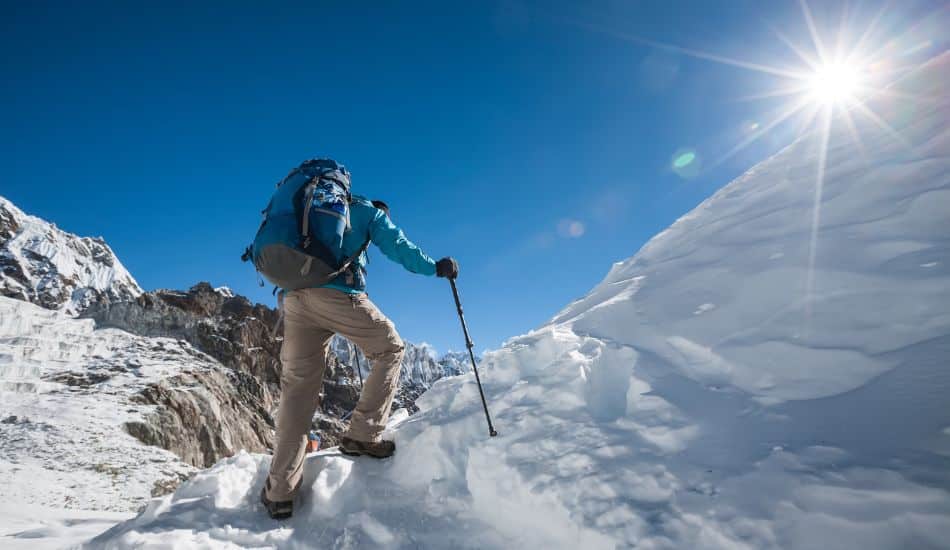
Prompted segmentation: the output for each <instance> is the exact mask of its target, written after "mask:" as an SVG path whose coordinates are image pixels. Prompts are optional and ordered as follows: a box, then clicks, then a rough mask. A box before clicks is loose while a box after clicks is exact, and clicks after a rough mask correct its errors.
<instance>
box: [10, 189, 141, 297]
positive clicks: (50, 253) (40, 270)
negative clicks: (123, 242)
mask: <svg viewBox="0 0 950 550" xmlns="http://www.w3.org/2000/svg"><path fill="white" fill-rule="evenodd" d="M141 293H142V289H141V288H140V287H139V285H138V283H136V282H135V279H134V278H132V275H131V274H129V272H128V271H126V269H125V267H124V266H123V265H122V263H121V262H119V260H118V258H116V256H115V254H114V253H113V252H112V249H111V248H109V246H108V245H107V244H106V243H105V242H104V241H103V240H102V239H101V238H90V237H78V236H76V235H73V234H71V233H67V232H65V231H62V230H61V229H59V228H57V227H56V226H55V225H53V224H51V223H49V222H46V221H44V220H42V219H40V218H37V217H34V216H28V215H26V214H24V213H23V211H22V210H20V209H19V208H17V207H16V206H15V205H14V204H13V203H11V202H10V201H8V200H7V199H5V198H3V197H0V295H3V296H9V297H12V298H17V299H20V300H26V301H29V302H33V303H37V304H40V305H42V306H43V307H46V308H49V309H60V310H63V311H64V312H66V313H69V314H72V315H75V314H77V313H79V312H81V311H82V310H84V309H85V308H86V307H88V306H89V305H90V304H91V303H93V302H97V301H98V302H101V301H103V300H105V301H122V300H131V299H134V298H135V297H136V296H138V295H139V294H141Z"/></svg>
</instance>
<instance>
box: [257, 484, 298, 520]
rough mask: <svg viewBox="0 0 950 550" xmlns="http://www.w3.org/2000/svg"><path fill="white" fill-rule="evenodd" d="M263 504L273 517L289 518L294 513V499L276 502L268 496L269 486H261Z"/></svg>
mask: <svg viewBox="0 0 950 550" xmlns="http://www.w3.org/2000/svg"><path fill="white" fill-rule="evenodd" d="M261 504H263V505H264V508H266V509H267V514H268V515H269V516H270V517H271V519H287V518H289V517H290V516H292V515H294V501H292V500H285V501H282V502H275V501H273V500H270V499H269V498H267V487H262V488H261Z"/></svg>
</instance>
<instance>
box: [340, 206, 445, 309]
mask: <svg viewBox="0 0 950 550" xmlns="http://www.w3.org/2000/svg"><path fill="white" fill-rule="evenodd" d="M367 238H368V239H369V240H370V242H372V243H373V244H375V245H376V246H377V247H379V249H380V250H381V251H382V253H383V254H385V255H386V257H387V258H389V259H390V260H392V261H394V262H396V263H398V264H401V265H402V266H403V267H405V268H406V269H407V270H409V271H411V272H413V273H420V274H422V275H435V260H433V259H432V258H430V257H429V256H427V255H426V254H425V252H423V251H422V250H421V249H420V248H419V247H418V246H416V245H415V244H413V243H412V242H411V241H410V240H409V239H407V238H406V235H405V234H403V232H402V229H399V228H398V227H396V226H395V225H394V224H393V222H392V220H390V219H389V216H387V215H386V213H385V212H383V211H382V210H380V209H378V208H376V207H375V206H373V203H371V202H370V201H368V200H367V199H365V198H363V197H357V196H354V197H353V202H351V203H350V229H349V231H347V232H346V233H344V234H343V254H344V257H347V258H348V257H350V256H352V255H353V254H355V253H356V252H357V251H358V250H359V249H360V247H361V246H363V243H364V242H366V239H367ZM366 261H367V257H366V253H365V252H364V253H363V254H361V255H360V257H359V258H357V260H356V261H355V262H353V263H354V264H355V265H354V266H353V267H351V268H350V269H348V270H347V272H346V273H344V274H342V275H340V276H339V277H337V278H336V279H335V280H334V281H333V282H331V283H329V284H326V285H323V287H324V288H335V289H337V290H341V291H343V292H346V293H348V294H360V293H362V292H365V291H366Z"/></svg>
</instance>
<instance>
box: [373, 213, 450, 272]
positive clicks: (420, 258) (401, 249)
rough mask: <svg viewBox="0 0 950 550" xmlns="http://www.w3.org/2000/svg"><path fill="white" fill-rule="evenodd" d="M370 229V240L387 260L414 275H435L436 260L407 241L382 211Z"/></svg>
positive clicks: (400, 230) (376, 216) (377, 214)
mask: <svg viewBox="0 0 950 550" xmlns="http://www.w3.org/2000/svg"><path fill="white" fill-rule="evenodd" d="M369 227H370V232H369V235H370V239H371V240H372V241H373V244H375V245H376V246H378V247H379V249H380V250H381V251H382V252H383V254H385V255H386V257H387V258H389V259H390V260H392V261H394V262H396V263H398V264H400V265H402V266H403V267H405V268H406V269H407V270H409V271H411V272H413V273H420V274H422V275H435V260H433V259H432V258H430V257H429V256H427V255H426V253H425V252H423V251H422V250H421V249H420V248H419V247H418V246H416V245H415V244H413V243H412V241H410V240H409V239H407V238H406V235H405V234H403V232H402V229H399V228H398V227H396V226H395V225H394V224H393V222H392V221H391V220H390V219H389V216H387V215H386V213H384V212H383V211H382V210H377V211H376V215H375V216H374V217H373V221H372V222H370V226H369Z"/></svg>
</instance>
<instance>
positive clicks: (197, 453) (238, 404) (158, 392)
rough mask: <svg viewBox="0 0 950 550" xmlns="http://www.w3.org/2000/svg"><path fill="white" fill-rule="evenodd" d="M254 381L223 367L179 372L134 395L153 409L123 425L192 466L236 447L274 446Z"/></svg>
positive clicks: (255, 449)
mask: <svg viewBox="0 0 950 550" xmlns="http://www.w3.org/2000/svg"><path fill="white" fill-rule="evenodd" d="M258 386H259V385H258V384H257V383H256V381H254V380H253V378H251V377H249V376H247V375H242V374H240V373H236V372H233V371H232V372H225V371H224V370H222V369H213V370H206V371H200V372H187V373H182V374H179V375H177V376H174V377H172V378H169V379H166V380H163V381H161V382H159V383H158V384H153V385H151V386H149V387H147V388H146V389H145V390H144V391H142V392H141V393H140V394H138V395H137V396H135V397H133V398H132V400H133V401H134V402H137V403H141V404H146V405H156V406H157V410H156V412H155V413H153V414H152V415H150V416H148V417H147V418H146V420H145V421H134V422H127V423H126V424H125V428H126V430H127V431H128V432H129V434H131V435H132V436H134V437H136V438H137V439H139V440H140V441H142V442H143V443H145V444H147V445H155V446H157V447H161V448H163V449H168V450H170V451H172V452H174V453H175V454H176V455H178V456H179V457H181V459H182V460H184V461H185V462H187V463H189V464H191V465H193V466H199V467H208V466H210V465H212V464H214V463H215V462H217V461H218V460H219V459H220V458H221V457H224V456H230V455H232V454H234V453H235V452H237V451H238V450H240V449H245V450H248V451H252V452H265V451H267V450H268V449H269V448H272V447H273V424H272V422H271V421H270V415H269V414H268V411H266V410H264V409H262V408H261V406H260V405H261V403H260V400H259V399H258V397H257V395H256V390H257V388H258Z"/></svg>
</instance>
